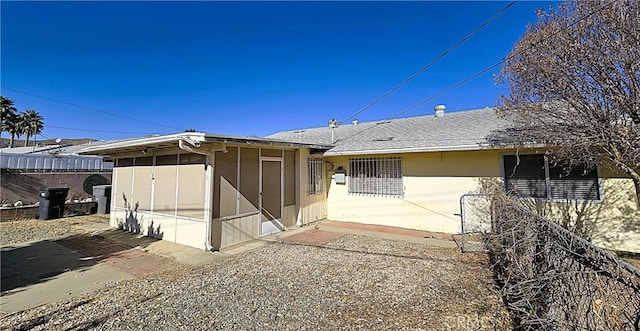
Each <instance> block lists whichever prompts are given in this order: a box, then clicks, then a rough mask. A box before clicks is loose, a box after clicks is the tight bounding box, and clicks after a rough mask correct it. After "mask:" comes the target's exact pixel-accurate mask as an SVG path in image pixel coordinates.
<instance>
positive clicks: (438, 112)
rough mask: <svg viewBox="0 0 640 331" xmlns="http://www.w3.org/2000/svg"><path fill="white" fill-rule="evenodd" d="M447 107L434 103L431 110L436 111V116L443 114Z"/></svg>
mask: <svg viewBox="0 0 640 331" xmlns="http://www.w3.org/2000/svg"><path fill="white" fill-rule="evenodd" d="M446 109H447V107H446V106H445V105H436V106H435V107H433V110H434V111H435V112H436V117H442V116H444V111H445V110H446Z"/></svg>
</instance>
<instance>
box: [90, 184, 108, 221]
mask: <svg viewBox="0 0 640 331" xmlns="http://www.w3.org/2000/svg"><path fill="white" fill-rule="evenodd" d="M93 196H94V197H96V201H97V202H98V211H97V213H98V214H108V213H109V212H110V205H111V185H96V186H94V187H93Z"/></svg>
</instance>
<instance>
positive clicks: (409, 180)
mask: <svg viewBox="0 0 640 331" xmlns="http://www.w3.org/2000/svg"><path fill="white" fill-rule="evenodd" d="M505 152H507V153H510V152H513V151H473V152H442V153H441V152H435V153H406V154H396V155H391V154H389V155H376V156H400V157H402V159H403V164H402V166H403V184H404V187H405V190H404V192H405V194H404V196H403V197H373V196H362V195H354V194H349V193H348V184H344V185H338V184H336V183H335V180H330V181H329V185H330V187H329V190H328V198H327V209H328V210H327V215H328V218H329V219H332V220H338V221H349V222H360V223H368V224H380V225H389V226H399V227H405V228H411V229H419V230H427V231H437V232H445V233H459V231H460V218H459V217H458V216H455V215H454V214H456V213H459V212H460V204H459V201H460V197H461V196H462V195H463V194H466V193H469V192H473V191H476V190H477V189H478V184H479V180H480V179H482V178H492V179H496V180H497V179H501V177H502V175H503V174H502V173H501V170H500V169H501V155H502V154H503V153H505ZM521 152H522V151H521ZM376 156H373V155H372V156H370V157H376ZM358 157H367V156H366V155H365V156H358ZM327 161H328V162H331V163H332V164H333V166H334V167H335V168H337V167H340V166H341V167H342V168H343V169H345V170H346V171H347V176H349V175H350V174H349V156H339V157H329V158H327ZM600 173H601V176H602V177H603V178H602V179H601V184H602V187H603V190H602V192H603V197H604V198H603V200H602V201H590V202H584V203H580V204H576V203H575V202H573V203H567V202H558V201H554V202H547V204H548V207H547V216H548V218H550V219H554V220H556V221H561V220H562V219H563V218H562V217H564V218H566V217H567V215H568V216H569V217H574V218H575V214H576V212H582V213H585V212H588V213H589V219H590V220H591V222H593V225H594V226H595V229H594V230H593V233H594V235H593V238H592V240H593V241H594V242H595V243H597V244H599V245H601V246H604V247H607V248H613V249H619V250H627V251H640V224H639V223H640V222H638V219H640V214H638V210H637V207H636V205H635V196H634V192H635V191H634V189H633V183H632V181H631V180H630V179H629V178H626V177H625V176H624V175H621V174H619V173H615V172H612V171H609V170H608V169H606V168H602V169H600ZM331 175H332V172H331V171H329V172H328V176H329V177H330V176H331ZM347 182H348V181H347ZM563 213H564V214H563Z"/></svg>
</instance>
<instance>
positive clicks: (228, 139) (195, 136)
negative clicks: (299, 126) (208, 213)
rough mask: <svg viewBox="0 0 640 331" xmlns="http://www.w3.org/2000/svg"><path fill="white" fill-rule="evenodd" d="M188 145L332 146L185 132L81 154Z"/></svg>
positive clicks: (98, 147)
mask: <svg viewBox="0 0 640 331" xmlns="http://www.w3.org/2000/svg"><path fill="white" fill-rule="evenodd" d="M182 143H187V144H189V145H192V146H200V145H201V144H203V143H234V144H247V145H260V146H265V145H266V146H274V147H276V146H277V147H294V148H299V147H308V148H313V149H322V150H327V149H329V148H331V147H332V146H329V145H325V144H316V143H301V142H295V141H286V140H282V139H274V138H259V137H241V136H229V135H220V134H209V133H202V132H184V133H176V134H170V135H162V136H152V137H143V138H136V139H128V140H121V141H115V142H107V143H104V144H98V145H96V146H88V147H86V148H84V149H83V150H82V151H80V152H79V154H94V155H108V154H112V153H123V152H135V151H145V150H147V149H149V148H168V147H175V146H179V145H181V144H182Z"/></svg>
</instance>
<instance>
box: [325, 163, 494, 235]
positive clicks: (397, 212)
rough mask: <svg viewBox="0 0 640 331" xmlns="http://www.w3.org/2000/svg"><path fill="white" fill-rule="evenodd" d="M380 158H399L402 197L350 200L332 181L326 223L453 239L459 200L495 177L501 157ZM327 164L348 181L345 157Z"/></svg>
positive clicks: (344, 189)
mask: <svg viewBox="0 0 640 331" xmlns="http://www.w3.org/2000/svg"><path fill="white" fill-rule="evenodd" d="M383 156H401V157H402V167H403V184H404V187H405V195H404V197H402V198H396V197H371V196H358V195H350V194H349V193H348V184H344V185H338V184H336V183H335V181H334V180H331V181H330V187H329V194H328V199H327V209H328V212H327V214H328V218H329V219H332V220H341V221H349V222H361V223H369V224H380V225H389V226H399V227H405V228H411V229H419V230H427V231H437V232H445V233H457V232H459V231H460V218H459V217H458V216H455V215H454V214H456V213H459V212H460V205H459V201H460V197H461V196H462V195H463V194H465V193H469V192H472V191H474V190H476V189H477V186H478V179H479V178H482V177H494V178H498V177H500V166H499V164H500V163H499V160H500V154H499V153H498V152H496V151H483V152H451V153H411V154H398V155H383ZM358 157H367V156H366V155H364V156H358ZM327 161H328V162H331V163H332V164H333V165H334V167H335V168H337V167H339V166H342V168H344V169H345V170H346V171H347V175H349V157H348V156H342V157H330V158H328V159H327ZM331 175H332V172H329V176H331Z"/></svg>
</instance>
